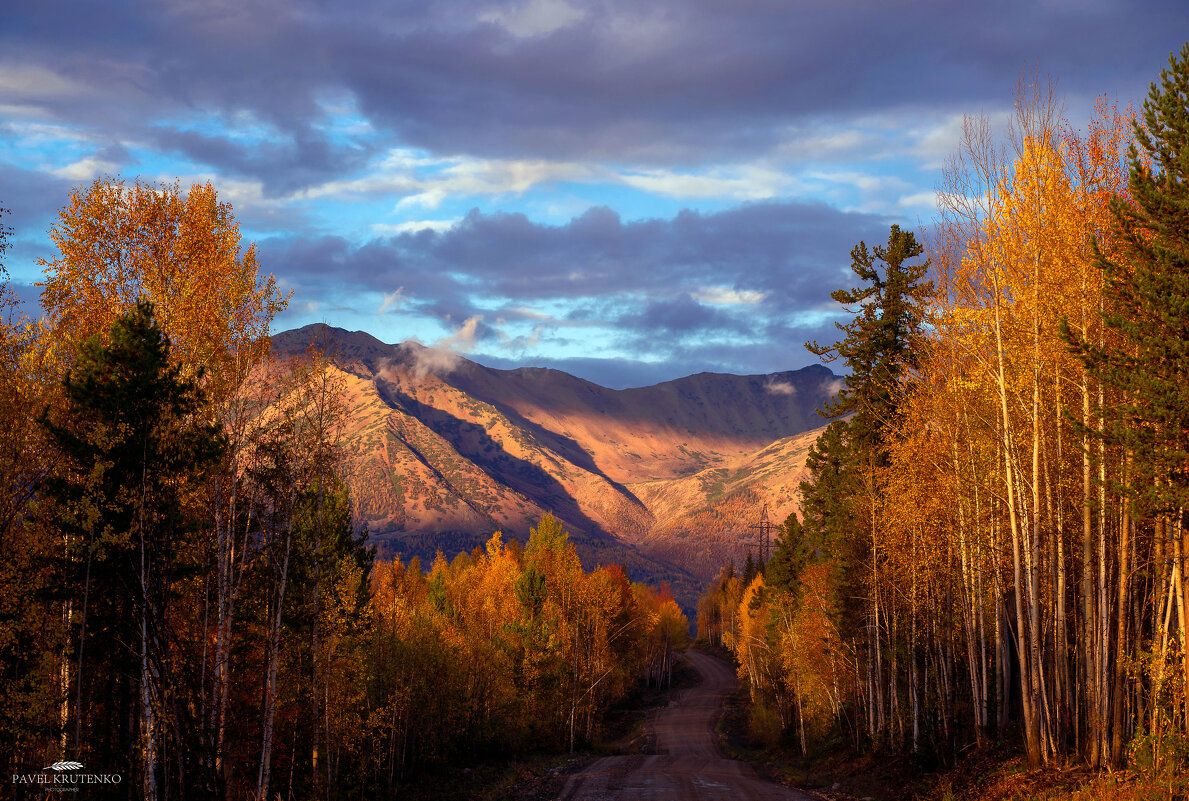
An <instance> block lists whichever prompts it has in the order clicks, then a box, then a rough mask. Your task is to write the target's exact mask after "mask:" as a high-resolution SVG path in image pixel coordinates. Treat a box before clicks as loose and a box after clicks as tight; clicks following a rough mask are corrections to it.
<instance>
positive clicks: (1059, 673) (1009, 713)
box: [698, 45, 1189, 797]
mask: <svg viewBox="0 0 1189 801" xmlns="http://www.w3.org/2000/svg"><path fill="white" fill-rule="evenodd" d="M939 197H940V214H939V217H938V219H937V221H936V223H935V225H934V226H933V227H932V228H931V229H930V230H928V231H927V232H926V234H925V236H924V237H923V239H924V241H923V242H918V241H917V239H916V237H915V235H914V234H913V233H911V232H908V231H902V230H900V229H899V228H898V227H895V226H893V227H892V229H891V232H890V235H889V238H888V241H887V243H886V244H884V245H881V246H877V247H872V248H868V247H867V245H866V244H863V243H860V244H859V245H858V246H857V247H856V248H855V249H854V250H853V251H852V253H851V258H852V262H853V263H852V270H853V273H854V279H855V282H856V284H857V286H856V287H855V288H853V289H841V290H838V291H836V292H835V293H834V295H833V297H834V299H835V300H836V301H837V302H838V303H840V304H842V305H843V307H844V308H845V309H846V311H847V312H848V317H849V321H848V322H847V323H845V324H839V328H840V329H841V331H840V333H841V338H840V339H839V340H838V341H837V342H834V343H831V344H825V345H820V344H818V343H816V342H811V343H808V344H807V347H808V348H809V349H810V350H811V351H813V352H814V353H816V354H818V355H819V356H821V357H823V359H825V360H827V361H832V360H840V361H841V362H842V363H843V364H845V366H846V367H847V368H848V372H849V375H848V377H847V379H846V387H845V389H844V390H843V391H842V392H841V393H840V394H839V395H838V396H837V398H836V399H835V401H834V402H833V403H832V404H831V405H829V406H828V407H827V408H826V409H824V410H823V414H825V415H826V416H827V417H830V418H833V419H834V422H833V423H831V424H830V425H829V426H828V427H827V428H826V429H825V430H824V431H823V433H822V434H821V435H820V437H819V438H818V440H817V442H816V444H815V445H814V447H813V450H812V451H811V452H810V455H809V457H808V461H807V465H806V467H807V473H808V479H807V480H806V481H805V482H804V483H802V485H801V513H800V515H799V516H798V515H795V514H794V515H792V516H790V517H789V518H788V519H787V520H786V521H785V522H784V524H783V525H782V526H781V530H780V536H779V539H778V547H777V550H776V553H775V555H774V556H773V558H772V559H771V560H770V561H769V562H768V563H767V564H766V565H758V564H753V563H752V562H751V561H750V560H749V562H748V564H747V566H746V568H745V569H744V570H743V571H742V573H741V574H738V575H737V574H736V571H735V570H734V568H730V567H729V568H727V569H724V571H723V572H722V575H721V576H720V578H719V579H718V581H717V582H715V583H714V585H713V586H711V587H710V588H709V589H708V590H707V592H706V594H705V596H704V597H703V598H702V601H701V602H700V605H699V609H698V630H699V633H700V635H701V636H703V637H706V638H708V639H709V640H711V641H713V642H715V643H719V644H722V645H723V646H725V647H727V648H729V649H730V650H731V652H732V653H733V654H734V655H735V657H736V659H737V660H738V663H739V674H740V676H741V678H742V679H743V680H744V681H745V683H746V685H747V687H748V688H749V691H750V694H751V698H752V701H753V704H752V708H751V718H750V727H751V731H752V735H753V736H754V737H756V738H758V739H760V740H765V741H767V742H769V743H776V742H778V741H779V740H780V739H781V738H782V737H783V738H785V739H786V740H787V741H789V742H791V743H793V744H794V747H799V748H800V749H801V751H802V753H805V752H807V750H808V749H810V748H813V747H815V745H818V744H821V743H823V742H826V741H828V740H830V739H831V738H835V737H839V736H841V737H844V738H846V739H849V740H850V741H851V742H853V743H854V745H855V746H856V747H858V748H860V749H873V750H875V751H877V752H885V753H911V754H914V755H916V756H917V758H918V759H919V760H922V761H923V763H924V764H934V765H952V764H953V763H954V761H955V760H956V759H957V758H958V757H959V755H960V754H961V753H963V752H965V751H966V750H967V749H968V748H970V747H972V746H975V745H982V744H985V743H988V742H1008V743H1014V744H1018V747H1019V748H1020V749H1021V751H1022V752H1023V753H1024V754H1025V755H1026V760H1027V763H1028V764H1029V765H1031V766H1033V767H1038V766H1044V765H1049V766H1060V765H1067V764H1070V763H1071V762H1075V763H1080V764H1083V765H1088V766H1090V767H1092V768H1117V767H1122V766H1127V765H1130V766H1131V767H1133V768H1136V769H1140V770H1145V771H1151V772H1155V773H1156V774H1158V775H1164V776H1170V775H1175V774H1176V773H1177V772H1180V771H1183V770H1185V768H1186V767H1189V692H1187V687H1189V647H1187V641H1186V632H1187V631H1189V627H1187V623H1186V621H1187V618H1186V614H1187V613H1186V604H1187V603H1189V582H1187V581H1186V575H1185V570H1186V563H1185V558H1186V557H1187V556H1189V531H1187V528H1186V526H1187V522H1189V520H1187V516H1186V512H1187V507H1189V45H1186V46H1185V47H1184V48H1183V49H1182V50H1181V51H1180V53H1179V54H1175V53H1174V54H1173V55H1172V57H1170V60H1169V66H1168V67H1167V68H1166V69H1165V70H1164V71H1163V72H1162V73H1161V75H1160V77H1159V80H1158V81H1157V82H1156V83H1154V84H1152V87H1151V91H1150V93H1149V95H1148V97H1147V99H1146V101H1145V102H1144V103H1143V108H1142V110H1141V111H1140V112H1139V113H1138V114H1134V113H1133V112H1132V110H1131V109H1129V108H1126V109H1120V108H1119V107H1118V106H1117V105H1116V104H1115V103H1112V102H1110V101H1107V100H1100V101H1099V102H1098V103H1097V104H1096V105H1095V106H1094V108H1093V109H1092V111H1091V113H1090V115H1089V123H1088V125H1087V126H1086V127H1085V128H1084V129H1083V130H1078V129H1077V128H1075V126H1073V125H1072V124H1071V123H1070V122H1069V121H1068V120H1067V119H1066V118H1065V117H1064V116H1063V115H1062V113H1061V110H1060V106H1059V104H1058V101H1057V98H1056V96H1055V93H1054V91H1053V88H1052V86H1051V85H1045V84H1043V83H1041V82H1033V83H1026V82H1023V81H1022V82H1021V85H1020V88H1019V90H1018V91H1017V95H1016V105H1015V113H1014V118H1013V119H1012V121H1011V123H1010V126H1009V127H1008V129H1007V130H1006V131H1000V130H994V129H993V128H992V126H991V123H990V122H989V121H988V120H986V119H984V118H978V117H975V118H969V117H968V118H967V119H966V122H965V125H964V132H963V137H962V142H961V148H960V151H959V152H958V153H957V154H955V155H954V157H953V158H952V159H951V160H950V162H949V164H948V165H947V168H946V170H945V173H944V178H943V181H942V185H941V191H940V193H939ZM1170 786H1171V785H1170ZM1169 792H1171V790H1169ZM1161 797H1164V796H1161ZM1178 797H1179V796H1178Z"/></svg>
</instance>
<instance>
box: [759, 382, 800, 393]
mask: <svg viewBox="0 0 1189 801" xmlns="http://www.w3.org/2000/svg"><path fill="white" fill-rule="evenodd" d="M764 389H765V390H767V391H768V392H770V393H771V394H773V395H796V394H797V388H796V387H794V386H793V385H792V384H790V383H789V382H788V381H781V380H776V379H773V380H769V381H767V382H766V383H765V384H764Z"/></svg>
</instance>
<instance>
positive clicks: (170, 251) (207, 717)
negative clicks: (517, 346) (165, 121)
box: [0, 178, 688, 800]
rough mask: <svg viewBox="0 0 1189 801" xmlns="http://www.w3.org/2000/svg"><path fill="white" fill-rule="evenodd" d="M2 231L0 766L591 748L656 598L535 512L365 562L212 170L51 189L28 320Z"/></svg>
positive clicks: (333, 422)
mask: <svg viewBox="0 0 1189 801" xmlns="http://www.w3.org/2000/svg"><path fill="white" fill-rule="evenodd" d="M3 213H4V212H3V209H0V221H2V219H3ZM11 235H12V232H11V231H10V230H9V229H8V228H7V227H4V226H2V225H0V487H2V488H3V489H2V491H0V764H2V766H3V773H4V776H5V779H6V780H7V779H8V778H9V777H12V776H23V775H29V774H36V773H41V772H44V771H43V770H42V769H43V767H44V766H46V765H50V764H53V763H56V762H63V761H65V762H75V763H81V764H82V765H84V766H85V769H86V770H87V771H89V772H92V773H103V774H109V775H113V774H114V775H119V776H120V777H121V780H120V782H119V783H118V784H114V785H106V786H104V787H102V788H100V790H99V795H101V796H104V797H113V798H144V799H153V800H155V799H167V798H179V799H181V798H273V797H282V796H283V797H285V798H337V797H342V796H346V795H352V796H361V795H368V796H373V797H394V796H395V795H396V794H397V792H398V788H399V787H400V786H401V785H402V784H403V783H405V782H407V781H409V780H411V779H413V778H415V777H416V775H417V772H418V771H419V770H420V769H422V768H423V767H424V766H426V765H428V764H432V763H437V762H444V761H446V760H450V759H454V758H457V757H459V756H463V757H468V758H469V757H473V756H474V755H476V754H478V753H483V752H490V753H493V754H499V753H505V752H508V751H510V750H511V749H560V748H565V747H569V748H573V747H575V744H582V743H586V742H588V741H590V740H591V739H592V738H594V737H596V736H598V734H599V731H600V728H601V726H602V722H603V716H604V713H605V712H606V711H607V709H608V708H609V707H610V706H611V705H612V704H615V703H617V702H618V701H620V700H621V699H622V698H624V697H625V696H626V695H628V694H630V693H631V692H633V691H634V690H635V688H636V687H637V686H639V685H640V684H641V683H644V682H651V683H654V684H656V683H660V682H662V681H665V680H667V678H668V675H669V671H670V670H671V664H672V659H673V655H674V652H675V650H677V649H680V648H681V647H683V646H684V642H685V638H686V637H687V630H688V622H687V621H686V619H685V617H684V615H683V614H682V613H681V611H680V609H679V608H678V607H677V605H676V603H675V602H674V601H673V599H672V596H671V594H669V593H668V592H667V590H665V589H663V588H662V589H659V590H658V589H653V588H649V587H645V586H643V585H639V584H633V583H631V582H630V581H628V580H627V578H626V576H625V574H624V573H623V571H622V570H621V569H619V568H616V567H605V568H598V569H595V570H592V571H589V572H588V571H585V570H584V569H583V568H582V566H581V564H580V563H579V561H578V557H577V556H576V554H575V552H574V548H573V546H572V545H571V544H570V543H569V542H568V535H567V534H566V532H564V531H563V530H562V528H561V525H560V524H559V523H558V521H557V520H556V519H554V518H553V517H552V516H550V515H546V516H545V517H544V518H543V519H542V520H541V521H540V524H539V525H538V526H537V527H536V528H535V529H534V530H533V531H532V532H531V534H530V536H529V539H528V542H527V545H525V546H524V547H521V546H520V544H519V543H518V542H517V541H516V540H515V539H508V540H507V541H506V542H505V540H504V539H503V537H502V536H501V535H500V534H499V533H496V534H495V535H494V536H493V537H492V539H491V541H490V542H489V543H488V544H487V546H486V548H485V549H476V550H475V551H474V552H473V553H471V554H460V555H458V556H457V557H456V558H455V559H453V560H452V561H450V562H447V561H446V560H445V559H444V558H443V557H441V556H440V555H439V558H438V559H437V561H436V562H435V563H434V564H433V565H432V566H431V567H430V568H429V569H427V570H423V569H422V567H421V565H420V564H419V563H418V562H417V561H416V560H415V559H414V560H411V561H410V562H409V563H408V564H402V563H401V562H400V561H399V560H395V559H380V558H377V554H376V550H375V548H374V547H373V546H371V545H369V544H368V533H367V531H366V529H363V528H361V527H359V526H358V525H356V523H355V516H354V515H353V506H352V499H351V496H350V492H349V489H348V487H349V480H348V479H349V476H347V475H345V473H344V469H345V468H344V460H343V458H342V453H341V439H342V436H343V431H344V427H345V424H346V420H345V417H344V415H345V413H344V404H343V392H344V382H343V380H342V373H340V372H338V371H337V369H336V368H335V367H334V366H333V365H332V364H331V363H330V361H329V360H328V359H327V358H324V357H323V356H321V355H319V354H317V353H310V354H307V355H306V356H304V357H291V358H287V359H285V360H274V359H272V358H271V356H270V354H269V348H268V342H269V340H268V334H269V330H270V326H271V324H272V322H273V320H274V318H275V316H276V315H277V314H278V313H280V312H281V311H283V310H284V308H285V306H286V304H287V302H288V296H286V295H283V294H282V293H281V292H280V291H279V290H278V288H277V285H276V282H275V281H274V279H273V278H272V277H271V276H267V277H265V276H262V275H261V273H260V270H259V265H258V264H257V261H256V256H255V250H254V247H247V248H243V247H242V246H241V240H240V235H239V230H238V225H237V223H236V221H235V217H234V214H233V212H232V209H231V207H230V205H229V204H227V203H224V202H220V201H219V199H218V197H217V194H216V192H215V190H214V188H213V187H212V186H211V185H209V184H207V185H196V186H194V187H191V188H190V189H189V191H188V192H185V191H182V189H181V188H180V187H179V186H178V185H176V184H174V185H164V186H162V185H153V184H144V183H141V182H139V181H138V182H136V183H134V184H128V183H125V182H123V181H120V180H116V179H108V178H104V179H99V180H97V181H95V182H94V183H93V184H92V185H90V186H88V187H83V188H79V189H76V190H75V191H74V192H72V194H71V196H70V198H69V201H68V203H67V205H66V206H65V207H63V209H62V210H61V212H60V214H59V218H58V221H57V223H56V224H55V225H54V227H53V229H52V230H51V231H50V237H51V239H52V241H53V243H54V245H55V246H56V249H57V255H56V256H55V257H54V258H52V259H47V260H44V261H43V262H42V266H43V267H44V270H45V278H44V280H43V282H42V284H41V287H42V294H41V302H42V307H43V310H44V316H43V317H42V318H41V319H39V320H37V321H36V322H29V321H27V320H23V319H21V318H20V317H19V315H18V314H17V311H18V305H17V301H16V297H15V295H14V293H13V291H12V288H11V286H10V284H9V282H8V277H7V273H4V272H3V262H2V259H3V256H4V253H5V252H6V250H7V246H8V244H9V241H10V237H11ZM6 784H7V781H6ZM12 787H13V790H14V792H15V793H16V794H17V795H18V796H20V795H22V794H24V795H26V796H28V797H32V796H33V795H35V794H37V793H38V792H40V789H41V788H40V787H39V786H37V785H35V784H27V785H26V784H22V783H20V782H15V781H14V783H13V784H12Z"/></svg>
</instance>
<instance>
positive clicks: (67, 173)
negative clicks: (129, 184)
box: [50, 156, 120, 183]
mask: <svg viewBox="0 0 1189 801" xmlns="http://www.w3.org/2000/svg"><path fill="white" fill-rule="evenodd" d="M119 169H120V165H119V164H117V163H116V162H114V161H106V160H104V159H100V158H96V157H95V156H88V157H87V158H85V159H79V160H78V161H76V162H74V163H73V164H67V165H66V166H65V167H59V168H58V169H56V170H50V173H51V174H53V175H56V176H57V177H59V178H65V179H66V180H68V181H74V182H75V183H83V182H85V181H90V180H92V179H94V178H96V177H98V176H100V175H115V174H116V173H117V172H119Z"/></svg>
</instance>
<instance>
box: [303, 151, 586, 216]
mask: <svg viewBox="0 0 1189 801" xmlns="http://www.w3.org/2000/svg"><path fill="white" fill-rule="evenodd" d="M594 177H596V174H595V171H594V170H593V169H592V168H591V167H588V166H586V165H583V164H579V163H576V162H555V161H544V160H533V161H518V160H501V159H470V158H443V159H435V158H428V157H426V156H424V155H421V154H420V153H418V152H417V151H411V150H408V149H404V148H396V149H393V150H391V151H389V152H388V154H387V155H386V156H385V157H384V158H383V159H381V160H380V161H378V162H377V163H376V164H375V165H374V166H373V167H372V170H371V172H369V173H368V174H366V175H363V176H361V177H359V178H352V179H350V180H343V181H328V182H326V183H324V184H320V185H318V186H313V187H309V188H308V189H303V190H301V191H299V192H296V193H294V195H293V196H292V197H291V198H290V199H291V200H317V199H321V198H331V199H337V200H349V199H351V198H353V197H359V196H374V195H381V196H383V195H399V196H401V198H400V200H399V201H397V203H396V204H395V207H394V210H396V211H403V210H405V209H410V208H422V209H435V208H437V207H438V206H440V205H441V204H442V201H444V200H445V199H446V198H448V197H450V196H453V195H464V196H465V195H486V196H498V195H508V194H517V195H518V194H523V193H524V192H527V191H528V190H530V189H532V188H533V187H535V186H538V185H539V184H543V183H549V182H551V181H561V180H566V181H587V180H591V179H593V178H594Z"/></svg>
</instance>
